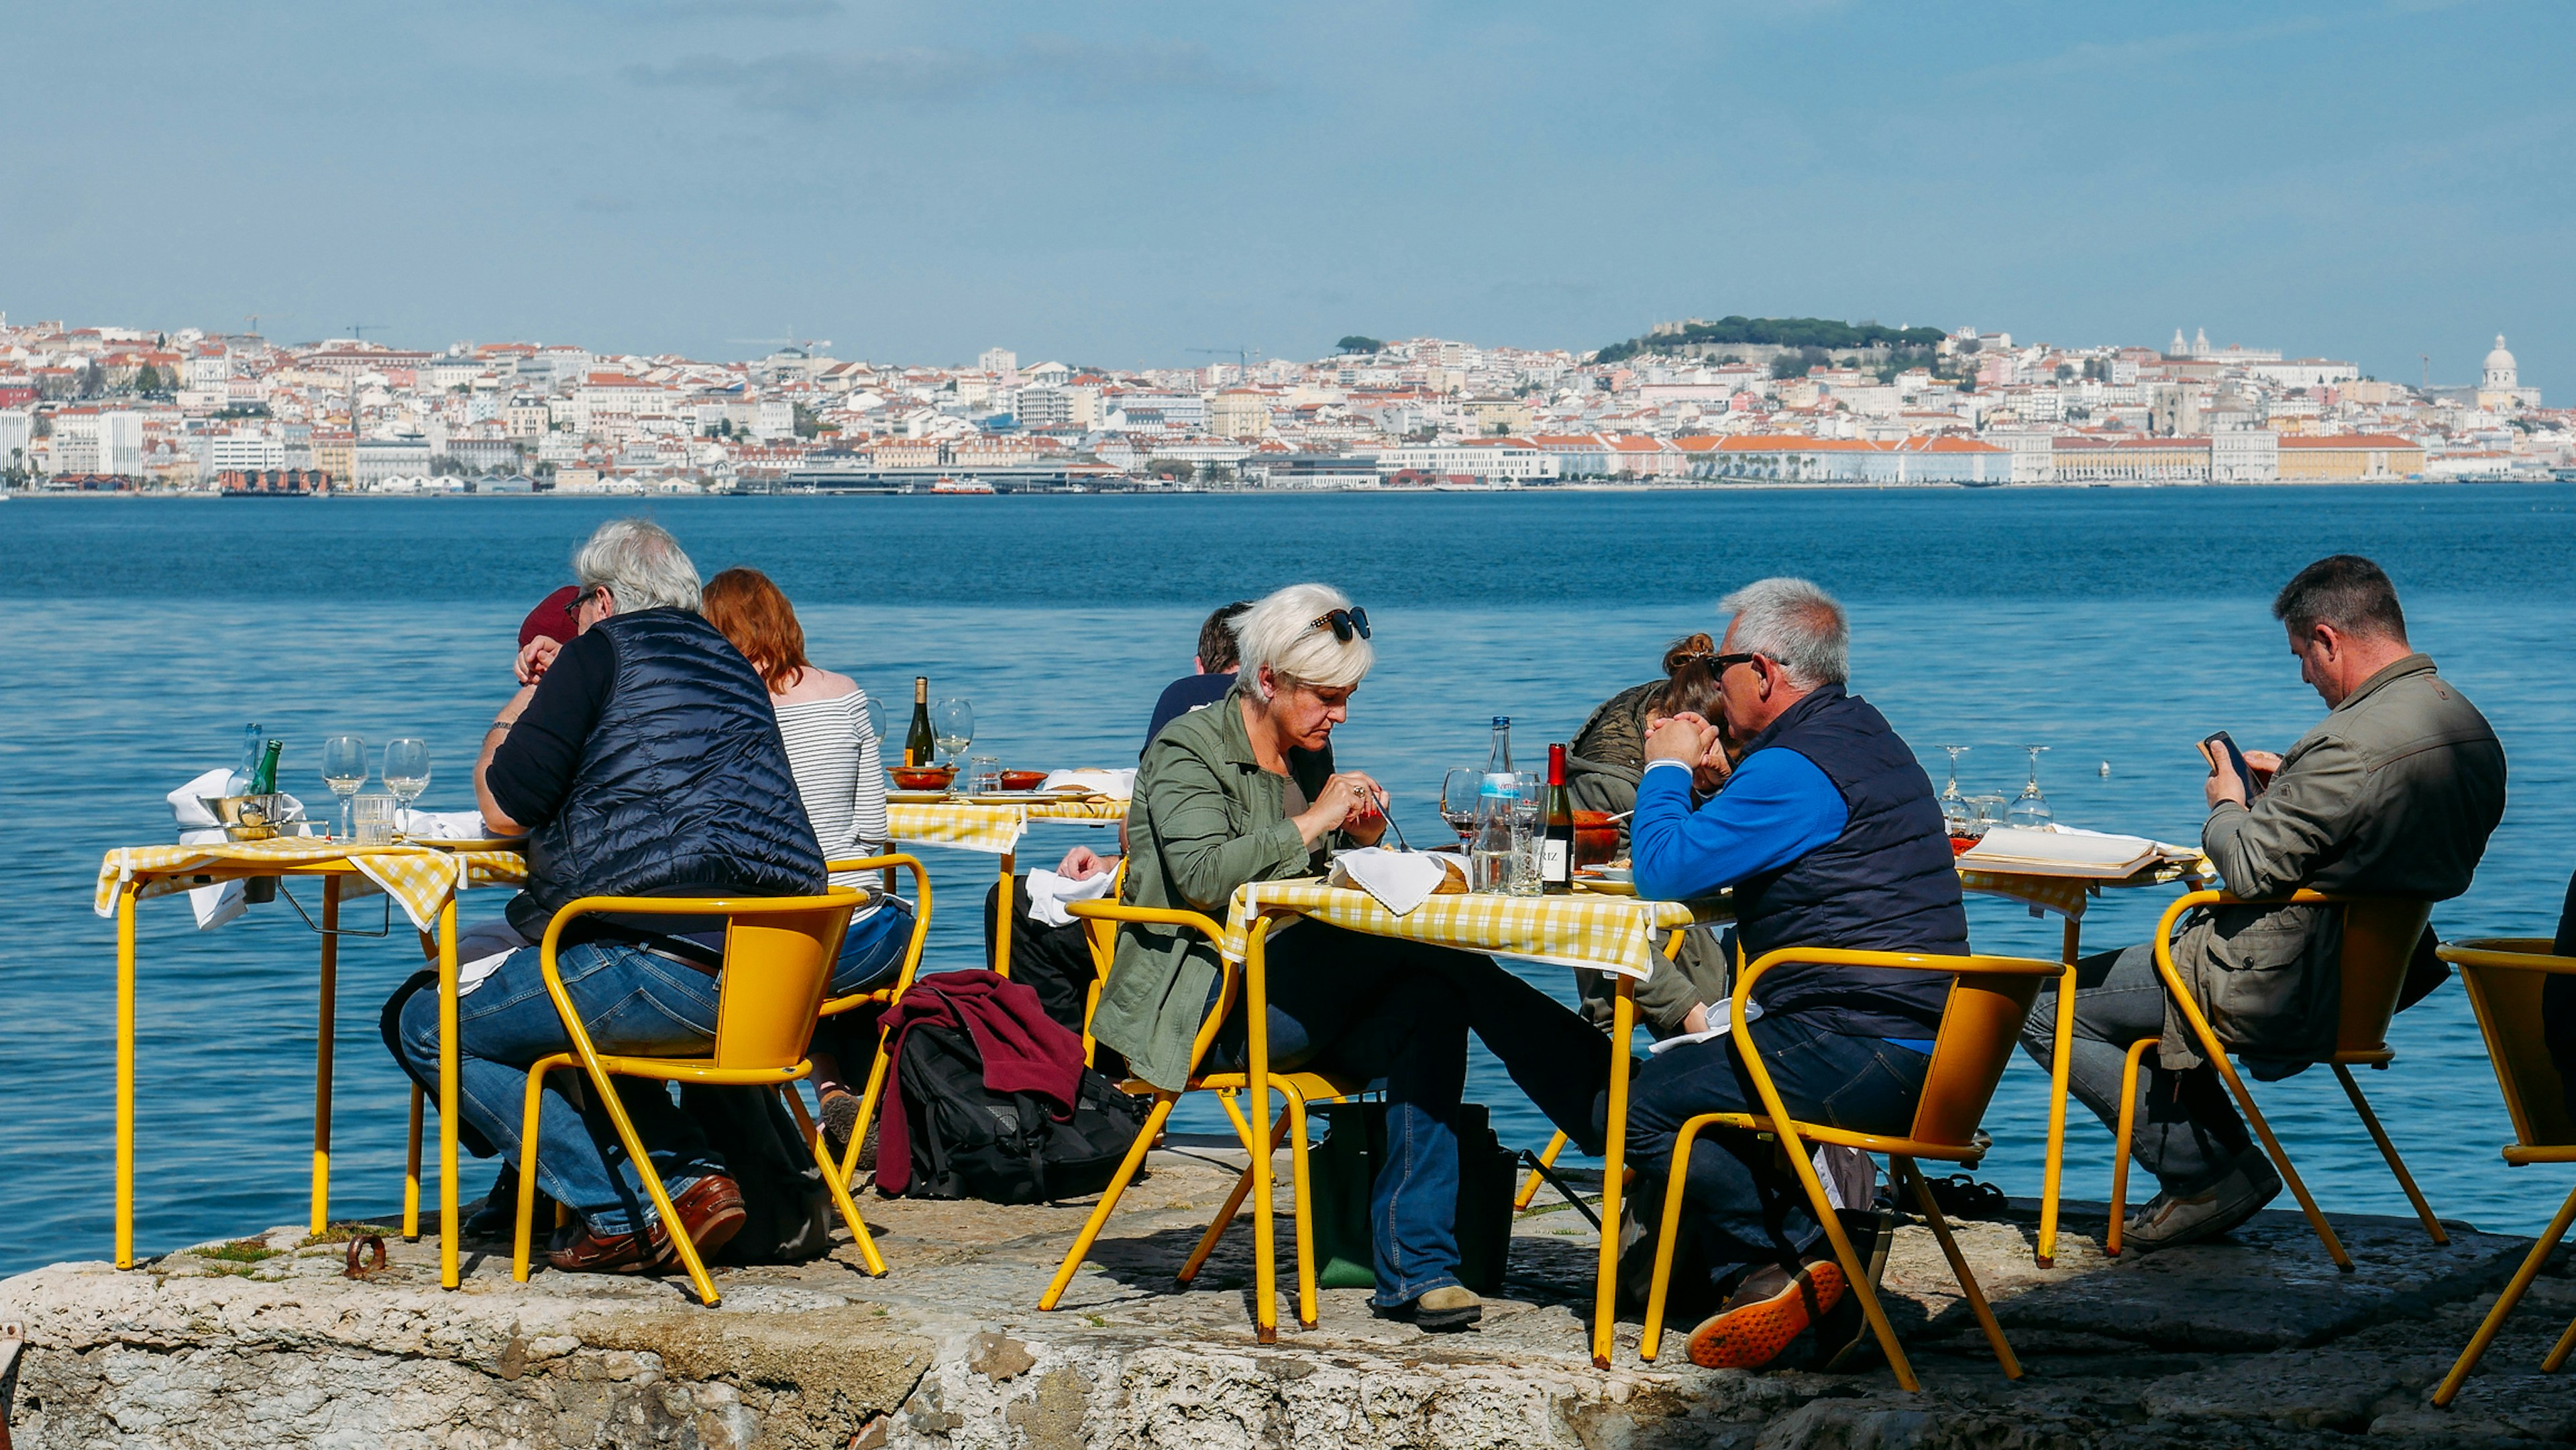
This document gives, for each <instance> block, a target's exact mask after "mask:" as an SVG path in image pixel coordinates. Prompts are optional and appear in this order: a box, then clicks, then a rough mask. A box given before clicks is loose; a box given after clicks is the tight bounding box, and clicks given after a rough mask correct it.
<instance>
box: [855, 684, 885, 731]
mask: <svg viewBox="0 0 2576 1450" xmlns="http://www.w3.org/2000/svg"><path fill="white" fill-rule="evenodd" d="M859 707H860V708H861V709H862V710H865V711H866V712H867V717H868V721H867V727H868V738H869V739H870V740H874V741H877V742H878V743H880V744H882V743H884V741H885V737H886V728H887V724H888V721H889V717H888V716H887V714H886V707H885V703H884V702H883V701H881V700H879V699H878V698H877V697H876V696H874V695H871V694H869V693H868V692H867V691H865V690H861V691H860V692H859Z"/></svg>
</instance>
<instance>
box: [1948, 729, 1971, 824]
mask: <svg viewBox="0 0 2576 1450" xmlns="http://www.w3.org/2000/svg"><path fill="white" fill-rule="evenodd" d="M1941 748H1942V749H1943V750H1946V751H1948V752H1950V783H1949V784H1948V785H1945V786H1943V787H1941V819H1942V821H1943V822H1945V823H1946V824H1947V825H1948V826H1949V827H1950V834H1951V835H1954V836H1957V835H1964V834H1965V833H1966V832H1967V829H1968V817H1969V812H1968V798H1967V797H1966V796H1964V795H1961V794H1960V793H1959V757H1960V756H1962V755H1965V754H1967V753H1968V747H1967V746H1965V745H1944V746H1942V747H1941Z"/></svg>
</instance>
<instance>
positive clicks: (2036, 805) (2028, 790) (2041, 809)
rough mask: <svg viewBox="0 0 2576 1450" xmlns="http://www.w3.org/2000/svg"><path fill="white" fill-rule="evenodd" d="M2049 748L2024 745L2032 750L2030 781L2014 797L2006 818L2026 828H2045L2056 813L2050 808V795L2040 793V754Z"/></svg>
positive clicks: (2025, 748) (2032, 829)
mask: <svg viewBox="0 0 2576 1450" xmlns="http://www.w3.org/2000/svg"><path fill="white" fill-rule="evenodd" d="M2047 748H2048V747H2047V746H2045V745H2025V746H2023V747H2022V749H2024V750H2027V751H2029V752H2030V783H2029V784H2027V785H2025V786H2023V787H2022V788H2021V794H2020V795H2018V796H2016V797H2014V798H2013V803H2012V810H2011V811H2010V812H2009V813H2007V814H2006V815H2005V817H2004V819H2005V820H2007V821H2009V822H2010V823H2012V824H2013V825H2016V826H2019V827H2021V828H2022V829H2024V830H2030V831H2037V830H2044V829H2046V828H2047V826H2048V823H2049V821H2050V820H2051V819H2052V818H2053V815H2054V813H2053V812H2051V811H2050V810H2049V808H2048V797H2046V796H2044V795H2041V794H2040V793H2039V754H2040V752H2041V751H2043V750H2046V749H2047Z"/></svg>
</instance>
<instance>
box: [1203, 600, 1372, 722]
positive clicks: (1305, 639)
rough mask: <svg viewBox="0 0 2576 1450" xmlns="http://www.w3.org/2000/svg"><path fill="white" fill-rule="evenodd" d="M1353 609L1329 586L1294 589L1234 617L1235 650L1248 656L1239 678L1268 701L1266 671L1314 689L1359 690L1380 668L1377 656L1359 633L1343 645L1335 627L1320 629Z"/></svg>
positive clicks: (1238, 675) (1260, 602)
mask: <svg viewBox="0 0 2576 1450" xmlns="http://www.w3.org/2000/svg"><path fill="white" fill-rule="evenodd" d="M1350 607H1351V597H1350V596H1349V595H1347V594H1344V593H1343V592H1342V591H1340V590H1339V589H1336V588H1334V587H1333V586H1332V585H1330V584H1291V585H1289V586H1288V587H1287V588H1285V589H1281V590H1277V591H1274V592H1273V593H1271V594H1269V595H1266V596H1264V597H1263V598H1262V599H1260V600H1259V601H1258V602H1256V603H1255V604H1254V605H1253V606H1252V607H1251V608H1250V609H1247V610H1245V611H1243V612H1242V613H1241V614H1238V615H1236V616H1235V617H1234V623H1233V629H1234V639H1235V646H1236V648H1237V649H1238V650H1239V651H1240V652H1241V653H1242V655H1243V663H1242V665H1241V666H1240V667H1239V668H1238V670H1237V678H1239V679H1242V680H1245V681H1247V682H1249V683H1250V684H1251V686H1252V691H1253V693H1254V694H1256V695H1259V696H1260V697H1261V698H1263V699H1265V700H1266V699H1268V698H1270V694H1269V692H1268V691H1266V690H1264V689H1262V688H1261V670H1262V667H1263V666H1264V665H1267V666H1269V668H1270V673H1271V674H1272V675H1273V676H1274V677H1276V678H1278V679H1280V680H1283V681H1290V682H1293V683H1296V684H1301V685H1305V686H1308V687H1310V688H1313V689H1320V690H1342V689H1348V688H1350V687H1351V686H1353V685H1356V684H1358V683H1359V682H1360V678H1361V677H1362V676H1364V675H1366V674H1367V673H1368V672H1369V666H1370V665H1373V664H1375V663H1377V651H1376V650H1375V649H1374V648H1372V647H1371V646H1370V644H1369V642H1368V641H1367V640H1364V639H1361V638H1360V637H1359V636H1358V635H1357V634H1356V633H1355V634H1353V635H1352V636H1351V638H1350V640H1349V641H1348V642H1344V641H1342V640H1339V639H1335V638H1334V637H1333V627H1332V626H1331V625H1329V624H1318V623H1316V621H1317V620H1319V619H1322V618H1323V617H1324V616H1325V615H1328V614H1330V613H1332V612H1333V611H1334V610H1336V609H1348V608H1350Z"/></svg>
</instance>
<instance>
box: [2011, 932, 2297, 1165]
mask: <svg viewBox="0 0 2576 1450" xmlns="http://www.w3.org/2000/svg"><path fill="white" fill-rule="evenodd" d="M2164 1030H2165V979H2164V978H2163V977H2162V976H2159V975H2158V974H2157V972H2156V953H2155V945H2154V943H2152V942H2140V943H2138V944H2137V945H2136V946H2133V947H2123V948H2121V949H2120V950H2118V951H2113V952H2100V953H2097V954H2095V955H2093V956H2089V957H2085V958H2083V959H2082V960H2080V961H2078V962H2077V963H2076V964H2075V1038H2074V1042H2073V1044H2072V1047H2071V1050H2070V1051H2069V1052H2068V1053H2067V1057H2066V1086H2067V1089H2068V1090H2069V1091H2070V1092H2072V1093H2074V1094H2075V1096H2076V1097H2077V1098H2078V1099H2080V1100H2081V1101H2082V1102H2083V1104H2084V1106H2086V1107H2088V1108H2091V1109H2092V1110H2093V1116H2095V1117H2097V1118H2100V1119H2101V1120H2102V1125H2103V1126H2104V1127H2106V1128H2109V1129H2111V1130H2112V1131H2114V1132H2117V1131H2119V1126H2120V1075H2121V1072H2122V1069H2123V1068H2124V1067H2125V1066H2126V1064H2127V1054H2128V1051H2129V1044H2131V1043H2133V1042H2136V1041H2138V1040H2139V1039H2140V1038H2145V1037H2160V1036H2162V1035H2164ZM2021 1045H2022V1050H2023V1051H2025V1052H2028V1053H2029V1054H2030V1058H2031V1061H2033V1062H2036V1063H2038V1064H2039V1065H2040V1066H2042V1067H2047V1066H2049V1065H2050V1060H2051V1059H2052V1058H2054V1057H2055V1056H2056V1055H2057V1053H2056V1047H2057V987H2056V984H2055V983H2053V982H2052V983H2051V984H2050V985H2049V986H2048V987H2046V988H2045V989H2043V990H2042V991H2041V993H2040V995H2039V999H2038V1000H2037V1001H2036V1002H2034V1003H2032V1004H2031V1009H2030V1020H2028V1021H2027V1022H2024V1023H2023V1024H2022V1028H2021ZM2143 1066H2144V1067H2145V1069H2146V1070H2145V1071H2144V1072H2141V1073H2139V1074H2138V1116H2137V1121H2136V1122H2135V1124H2134V1125H2133V1126H2132V1127H2131V1129H2130V1144H2129V1150H2130V1154H2131V1156H2132V1157H2134V1158H2136V1159H2137V1161H2138V1166H2139V1167H2141V1168H2144V1169H2146V1170H2147V1171H2148V1172H2149V1173H2152V1174H2154V1175H2155V1176H2156V1186H2157V1187H2159V1188H2161V1189H2163V1190H2164V1191H2165V1192H2167V1193H2173V1194H2184V1195H2188V1194H2194V1193H2199V1192H2201V1191H2203V1190H2205V1189H2207V1188H2209V1187H2210V1186H2212V1185H2213V1184H2215V1183H2217V1182H2218V1180H2220V1179H2221V1178H2224V1177H2226V1176H2227V1174H2228V1171H2229V1170H2230V1169H2231V1168H2233V1167H2234V1166H2235V1163H2236V1158H2237V1155H2239V1154H2241V1153H2243V1152H2244V1151H2245V1150H2246V1149H2247V1148H2249V1147H2251V1146H2253V1139H2251V1138H2249V1137H2247V1136H2246V1133H2245V1120H2244V1119H2243V1118H2240V1117H2238V1116H2237V1115H2236V1105H2235V1104H2234V1103H2232V1102H2230V1101H2229V1100H2228V1097H2227V1087H2226V1084H2224V1083H2222V1082H2220V1081H2219V1079H2218V1070H2217V1069H2216V1068H2213V1067H2211V1066H2209V1065H2208V1064H2207V1063H2203V1064H2201V1065H2200V1066H2198V1067H2195V1068H2192V1069H2190V1070H2188V1071H2184V1072H2167V1071H2166V1070H2165V1069H2164V1068H2163V1067H2161V1066H2159V1065H2158V1064H2157V1060H2156V1054H2155V1052H2154V1051H2153V1050H2152V1049H2151V1050H2149V1051H2148V1053H2147V1055H2146V1058H2145V1060H2144V1063H2143Z"/></svg>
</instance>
